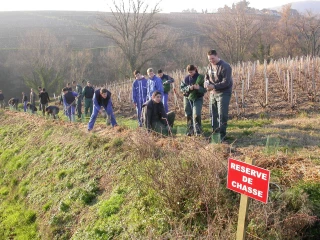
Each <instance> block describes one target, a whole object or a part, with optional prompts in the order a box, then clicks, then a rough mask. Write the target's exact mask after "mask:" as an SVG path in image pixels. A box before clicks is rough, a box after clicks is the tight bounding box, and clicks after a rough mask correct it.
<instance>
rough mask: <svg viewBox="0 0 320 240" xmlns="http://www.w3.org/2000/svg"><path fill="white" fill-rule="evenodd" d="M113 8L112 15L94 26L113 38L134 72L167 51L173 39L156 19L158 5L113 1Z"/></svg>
mask: <svg viewBox="0 0 320 240" xmlns="http://www.w3.org/2000/svg"><path fill="white" fill-rule="evenodd" d="M110 10H111V13H112V14H111V15H110V14H109V15H108V14H104V15H101V16H100V20H102V24H101V25H100V26H98V27H95V28H94V29H95V30H97V31H99V32H100V33H102V34H104V35H105V36H106V37H107V38H109V39H112V40H113V42H114V43H115V44H116V46H117V47H119V49H120V50H121V52H122V53H123V55H124V57H125V59H126V61H127V62H128V64H129V66H130V70H131V72H132V71H134V69H141V68H142V67H143V66H144V65H145V64H146V63H147V62H149V61H151V60H152V59H154V58H155V57H156V56H157V55H158V54H161V53H163V52H165V51H167V50H168V49H169V48H170V46H171V43H172V42H173V41H174V39H172V38H170V37H169V36H170V33H169V32H168V31H165V30H164V28H162V26H161V23H160V21H158V19H157V13H159V11H160V9H159V4H156V5H155V6H154V7H149V5H148V4H146V3H145V2H144V1H142V0H127V1H125V0H120V1H115V0H113V5H112V6H110Z"/></svg>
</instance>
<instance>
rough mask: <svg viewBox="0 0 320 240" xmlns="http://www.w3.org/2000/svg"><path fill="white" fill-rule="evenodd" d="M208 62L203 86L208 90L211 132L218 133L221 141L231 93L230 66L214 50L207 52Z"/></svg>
mask: <svg viewBox="0 0 320 240" xmlns="http://www.w3.org/2000/svg"><path fill="white" fill-rule="evenodd" d="M207 55H208V60H209V62H210V64H209V65H208V67H207V71H206V81H205V87H206V88H207V90H208V91H210V105H209V106H210V115H211V126H212V132H213V134H219V135H220V136H219V137H220V140H221V142H223V141H224V140H225V137H226V134H227V122H228V112H229V103H230V98H231V93H232V85H233V81H232V68H231V66H230V65H229V64H228V63H227V62H225V61H223V60H221V59H220V58H219V56H218V54H217V51H216V50H210V51H208V53H207Z"/></svg>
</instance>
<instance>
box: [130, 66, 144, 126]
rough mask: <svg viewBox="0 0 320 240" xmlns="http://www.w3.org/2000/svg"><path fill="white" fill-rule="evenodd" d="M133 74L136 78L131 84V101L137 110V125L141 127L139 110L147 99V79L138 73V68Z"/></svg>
mask: <svg viewBox="0 0 320 240" xmlns="http://www.w3.org/2000/svg"><path fill="white" fill-rule="evenodd" d="M133 75H134V76H135V78H136V80H135V81H134V82H133V84H132V101H133V104H134V106H135V108H136V110H137V116H138V124H139V127H142V122H141V111H142V104H144V103H145V102H146V101H147V80H146V79H145V78H144V76H142V75H141V74H140V71H139V70H135V71H134V72H133Z"/></svg>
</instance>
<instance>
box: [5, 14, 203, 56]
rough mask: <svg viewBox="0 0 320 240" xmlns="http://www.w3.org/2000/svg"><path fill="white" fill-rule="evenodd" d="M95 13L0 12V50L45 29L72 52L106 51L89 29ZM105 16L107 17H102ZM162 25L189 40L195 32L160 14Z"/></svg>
mask: <svg viewBox="0 0 320 240" xmlns="http://www.w3.org/2000/svg"><path fill="white" fill-rule="evenodd" d="M100 14H101V13H99V12H72V11H71V12H68V11H36V12H32V11H30V12H0V50H1V51H4V50H6V51H8V50H13V49H16V48H19V38H20V37H22V36H23V35H24V34H26V33H27V32H30V31H35V30H41V29H46V30H48V31H49V32H52V33H53V34H54V35H56V36H57V37H58V39H60V40H67V41H68V42H69V44H70V46H71V47H72V48H73V49H88V48H106V47H110V46H111V43H110V42H109V40H108V39H106V38H105V37H104V36H103V35H101V34H99V33H97V32H95V31H94V30H92V29H91V27H92V26H95V25H96V23H97V22H98V21H99V20H98V17H99V16H100ZM103 14H104V15H106V14H107V15H108V14H110V13H103ZM159 18H160V20H161V21H162V22H164V25H166V26H167V27H169V28H171V29H174V30H175V32H181V34H182V37H183V36H188V37H190V36H191V35H190V34H192V35H194V34H199V32H197V29H198V27H197V23H196V21H194V19H190V17H189V16H185V17H184V16H179V15H178V16H176V15H175V14H165V13H160V14H159Z"/></svg>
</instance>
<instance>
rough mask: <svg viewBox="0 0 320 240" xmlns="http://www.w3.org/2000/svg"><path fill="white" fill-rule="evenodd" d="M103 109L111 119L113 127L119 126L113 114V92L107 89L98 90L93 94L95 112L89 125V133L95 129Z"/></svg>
mask: <svg viewBox="0 0 320 240" xmlns="http://www.w3.org/2000/svg"><path fill="white" fill-rule="evenodd" d="M101 107H103V108H104V109H105V110H106V113H107V114H108V116H109V117H110V120H111V125H112V127H115V126H118V124H117V121H116V118H115V116H114V114H113V109H112V101H111V92H109V91H108V90H107V89H105V88H101V89H98V90H96V91H95V92H94V94H93V112H92V115H91V117H90V120H89V123H88V131H91V130H92V129H93V126H94V123H95V122H96V119H97V116H98V114H99V112H100V113H101V111H102V110H101Z"/></svg>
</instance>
